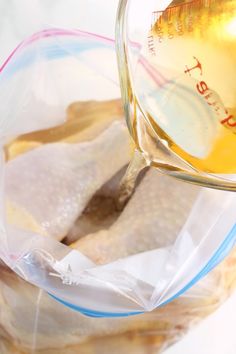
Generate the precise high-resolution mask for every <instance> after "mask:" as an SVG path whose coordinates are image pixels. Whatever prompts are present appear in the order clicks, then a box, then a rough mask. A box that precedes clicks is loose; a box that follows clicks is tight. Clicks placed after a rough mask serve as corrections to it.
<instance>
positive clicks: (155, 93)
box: [132, 0, 236, 174]
mask: <svg viewBox="0 0 236 354" xmlns="http://www.w3.org/2000/svg"><path fill="white" fill-rule="evenodd" d="M157 3H158V2H157ZM160 6H161V5H160ZM134 76H135V77H134V78H133V82H132V86H133V89H132V92H133V94H134V96H135V97H136V99H135V101H136V102H137V104H138V106H139V108H140V109H141V110H142V112H143V114H144V116H145V117H146V120H147V121H149V123H151V126H152V128H153V129H154V131H156V133H157V135H158V136H159V138H161V139H162V140H163V141H165V144H166V145H168V148H170V149H171V150H172V151H174V152H175V153H176V154H177V155H179V156H180V157H182V158H183V159H184V160H185V161H187V162H189V163H190V164H191V165H192V166H194V167H195V168H197V169H199V170H201V171H205V172H211V173H219V174H231V173H232V174H233V173H236V1H234V0H193V1H185V2H183V1H181V2H180V1H172V2H171V3H170V4H169V6H168V7H167V8H166V9H161V8H160V9H157V11H155V12H154V13H153V22H152V26H151V30H150V32H149V34H148V38H147V46H146V48H145V50H144V51H143V53H142V58H141V59H140V60H139V62H138V64H137V69H136V72H135V75H134ZM140 136H142V134H140V132H137V134H135V139H136V140H139V139H140ZM142 138H143V137H142ZM137 143H138V144H139V146H140V145H142V144H140V142H138V141H137ZM154 157H155V156H154Z"/></svg>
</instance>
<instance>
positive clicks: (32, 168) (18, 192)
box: [6, 120, 130, 240]
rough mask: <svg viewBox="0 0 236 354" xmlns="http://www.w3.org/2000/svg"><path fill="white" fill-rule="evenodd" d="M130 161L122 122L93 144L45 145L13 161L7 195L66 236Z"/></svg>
mask: <svg viewBox="0 0 236 354" xmlns="http://www.w3.org/2000/svg"><path fill="white" fill-rule="evenodd" d="M129 159H130V143H129V136H128V132H127V128H126V126H125V123H124V122H122V121H120V120H117V121H114V122H113V123H112V124H111V125H110V126H109V128H107V129H106V130H105V131H104V132H102V133H101V134H100V135H99V136H98V137H96V139H94V140H92V141H91V142H83V143H77V144H68V143H52V144H45V145H42V146H40V147H38V148H36V149H33V150H31V151H29V152H27V153H25V154H23V155H20V156H18V157H16V158H15V159H13V160H11V161H9V162H8V164H7V167H6V195H7V199H8V200H9V201H10V202H11V203H13V205H14V206H15V207H17V206H19V207H20V208H23V209H24V210H25V211H26V212H27V213H28V214H30V215H31V216H32V218H33V219H34V220H35V221H36V222H37V224H38V225H40V227H41V228H42V229H43V231H44V233H46V234H48V235H49V236H52V237H54V238H56V239H58V240H60V239H62V238H63V237H64V236H65V235H66V234H67V232H68V231H69V229H70V228H71V226H72V225H73V223H74V221H75V220H76V219H77V217H78V216H79V215H80V214H81V212H82V211H83V209H84V208H85V206H86V204H87V203H88V201H89V200H90V198H91V197H92V196H93V195H94V194H95V192H96V191H97V190H98V189H99V188H100V187H101V186H102V185H103V184H104V183H105V182H106V181H107V180H109V179H110V178H111V177H112V176H113V175H114V174H116V172H118V171H119V170H120V169H121V167H123V166H124V165H125V164H127V163H128V161H129Z"/></svg>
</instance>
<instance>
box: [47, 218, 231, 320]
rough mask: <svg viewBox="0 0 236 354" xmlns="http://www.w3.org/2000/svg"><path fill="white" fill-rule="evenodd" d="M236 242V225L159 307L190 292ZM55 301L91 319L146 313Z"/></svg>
mask: <svg viewBox="0 0 236 354" xmlns="http://www.w3.org/2000/svg"><path fill="white" fill-rule="evenodd" d="M235 242H236V224H235V225H234V226H233V228H232V230H231V231H230V232H229V234H228V235H227V237H226V238H225V240H224V241H223V242H222V244H221V245H220V247H219V248H218V250H217V251H216V252H215V253H214V255H213V256H212V257H211V259H210V260H209V261H208V262H207V264H206V265H205V266H204V267H203V269H202V270H201V271H200V272H199V273H198V274H197V275H196V276H195V277H194V278H193V279H192V280H191V281H190V282H189V283H188V284H187V285H186V286H185V287H184V288H183V289H181V290H180V291H179V292H177V293H176V294H175V295H174V296H172V297H171V298H170V299H168V300H167V301H165V302H164V303H163V304H161V305H160V306H159V307H162V306H164V305H166V304H168V303H169V302H171V301H173V300H175V299H177V298H178V297H179V296H181V295H183V294H184V293H185V292H186V291H187V290H189V289H190V288H191V287H192V286H193V285H195V284H196V283H197V282H198V281H199V280H200V279H202V278H203V277H205V276H206V275H207V274H208V273H209V272H210V271H211V270H212V269H213V268H215V267H216V266H217V265H218V264H219V263H220V262H221V261H222V260H223V259H224V258H225V257H226V256H227V255H228V254H229V253H230V251H231V250H232V248H233V247H234V245H235ZM49 295H50V296H51V297H52V298H53V299H55V300H57V301H58V302H60V303H61V304H63V305H65V306H67V307H69V308H70V309H72V310H75V311H78V312H80V313H82V314H83V315H85V316H89V317H97V318H118V317H128V316H134V315H139V314H142V313H144V312H142V311H137V312H125V313H112V312H101V311H94V310H89V309H86V308H83V307H79V306H76V305H73V304H70V303H69V302H66V301H64V300H61V299H60V298H58V297H56V296H55V295H52V294H49Z"/></svg>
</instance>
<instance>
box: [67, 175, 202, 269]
mask: <svg viewBox="0 0 236 354" xmlns="http://www.w3.org/2000/svg"><path fill="white" fill-rule="evenodd" d="M197 193H198V188H197V187H194V186H192V185H189V184H187V183H181V182H179V181H177V180H175V179H173V178H171V177H168V176H164V175H162V174H160V173H159V172H157V171H156V170H155V169H151V170H149V171H148V172H147V174H146V175H145V177H144V178H143V180H142V181H141V183H140V184H139V186H138V187H137V189H136V191H135V193H134V195H133V197H132V198H131V200H130V201H129V202H128V204H127V205H126V207H125V209H124V210H123V212H122V213H121V215H120V217H119V218H118V220H117V221H116V222H115V223H114V224H113V225H112V226H111V227H110V228H108V229H104V230H101V231H100V232H97V233H94V234H91V235H88V236H86V237H83V238H81V239H79V240H78V241H77V242H75V243H74V244H73V245H72V247H73V248H76V249H78V250H79V251H80V252H82V253H83V254H85V255H86V256H88V257H89V258H91V259H92V260H93V261H95V262H96V263H102V264H103V263H109V262H112V261H114V260H116V259H119V258H123V257H127V256H129V255H132V254H136V253H139V252H142V251H147V250H152V249H155V248H159V247H165V246H169V245H170V244H171V243H173V242H174V240H175V238H176V236H177V235H178V232H179V231H180V229H181V227H182V226H183V224H184V222H185V220H186V218H187V216H188V214H189V211H190V208H191V206H192V204H193V201H194V199H195V197H196V195H197Z"/></svg>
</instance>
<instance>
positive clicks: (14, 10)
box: [0, 0, 236, 354]
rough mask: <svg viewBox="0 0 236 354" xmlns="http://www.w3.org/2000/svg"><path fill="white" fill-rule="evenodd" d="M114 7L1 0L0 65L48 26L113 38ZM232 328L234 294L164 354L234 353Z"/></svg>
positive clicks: (78, 0)
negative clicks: (17, 46)
mask: <svg viewBox="0 0 236 354" xmlns="http://www.w3.org/2000/svg"><path fill="white" fill-rule="evenodd" d="M137 1H141V0H137ZM117 4H118V0H50V1H49V0H20V1H19V0H11V1H6V0H0V44H1V50H0V63H1V62H3V60H4V58H6V56H7V54H9V52H10V51H11V50H12V49H13V48H14V47H15V46H16V45H17V44H18V43H19V41H21V40H22V39H24V38H25V37H27V36H28V35H30V34H32V33H33V32H35V31H37V30H39V29H42V28H45V27H47V26H56V27H67V28H68V27H70V28H80V29H83V30H85V31H90V32H96V33H99V34H102V35H105V36H108V37H114V28H115V14H116V7H117ZM235 328H236V293H235V294H234V295H233V296H231V298H230V299H228V300H227V301H226V302H225V304H224V305H223V306H221V308H219V309H218V310H217V311H216V312H215V313H214V314H212V315H211V316H209V317H208V318H207V319H205V320H204V321H202V322H201V323H200V324H199V325H198V326H197V327H196V328H194V329H193V330H191V331H190V332H189V333H188V334H187V335H186V336H185V337H184V338H183V339H182V340H180V341H179V342H178V343H177V344H175V345H173V346H172V347H170V348H169V349H168V350H166V351H165V354H213V353H214V354H236V335H235Z"/></svg>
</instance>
